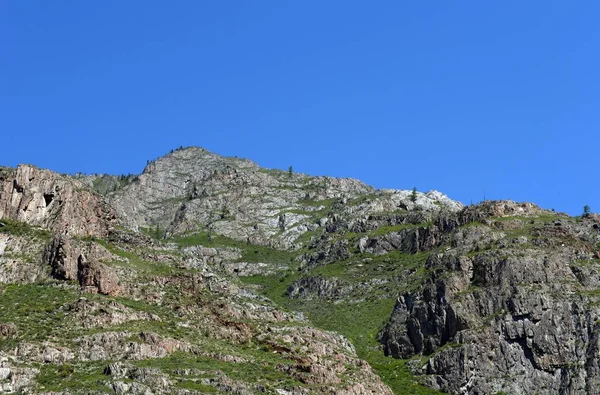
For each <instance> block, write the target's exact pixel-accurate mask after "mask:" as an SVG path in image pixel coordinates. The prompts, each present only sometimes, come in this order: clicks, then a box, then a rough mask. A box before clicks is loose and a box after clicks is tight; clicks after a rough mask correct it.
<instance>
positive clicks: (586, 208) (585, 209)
mask: <svg viewBox="0 0 600 395" xmlns="http://www.w3.org/2000/svg"><path fill="white" fill-rule="evenodd" d="M591 212H592V211H591V209H590V206H588V205H587V204H586V205H585V206H583V215H584V216H587V215H590V213H591Z"/></svg>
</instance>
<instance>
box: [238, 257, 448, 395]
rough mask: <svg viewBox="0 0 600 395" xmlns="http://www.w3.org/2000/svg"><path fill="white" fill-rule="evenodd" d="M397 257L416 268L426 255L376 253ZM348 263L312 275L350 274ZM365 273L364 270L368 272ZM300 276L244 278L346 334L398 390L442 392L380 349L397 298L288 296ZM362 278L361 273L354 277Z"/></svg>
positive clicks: (324, 325)
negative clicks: (380, 335)
mask: <svg viewBox="0 0 600 395" xmlns="http://www.w3.org/2000/svg"><path fill="white" fill-rule="evenodd" d="M394 258H395V259H396V265H400V266H401V265H408V266H410V265H414V266H415V268H416V267H418V266H419V265H422V263H423V262H424V259H425V258H426V255H425V254H422V255H419V256H414V257H411V258H409V257H407V256H404V255H403V256H402V258H404V259H405V261H404V262H403V263H399V262H398V260H397V259H398V258H400V257H399V256H396V257H394V256H390V257H386V258H381V257H377V259H389V262H394ZM347 263H348V262H337V263H335V264H331V265H326V266H323V267H320V268H318V269H317V270H316V271H315V272H311V275H313V274H316V273H317V271H318V270H320V271H321V272H320V275H332V276H336V277H338V276H341V277H345V278H348V274H347V268H344V267H343V265H344V264H347ZM363 267H364V266H363ZM366 273H367V272H365V273H364V274H365V275H367V274H366ZM299 276H300V274H299V273H294V274H291V275H288V276H287V277H275V276H271V277H269V276H254V277H248V278H244V279H242V280H243V281H244V282H245V283H249V284H254V285H257V286H259V287H260V288H261V289H262V292H263V294H265V295H266V296H268V297H269V298H270V299H271V300H273V301H274V302H275V303H277V304H278V305H279V306H281V307H283V308H284V309H287V310H295V311H302V312H304V313H305V314H306V315H307V317H308V318H309V319H310V321H311V322H312V323H313V324H314V325H316V326H317V327H320V328H322V329H325V330H331V331H336V332H338V333H341V334H342V335H344V336H345V337H347V338H348V339H349V340H350V341H351V342H352V344H354V346H355V348H356V351H357V354H358V356H359V357H360V358H362V359H364V360H366V361H367V362H368V363H369V364H370V365H371V366H372V367H373V369H374V370H375V372H376V373H377V374H378V375H379V376H380V377H381V378H382V379H383V381H384V382H385V383H386V384H387V385H389V386H390V388H392V390H393V391H394V393H395V394H417V395H428V394H439V392H438V391H435V390H432V389H430V388H428V387H425V386H423V385H421V384H420V383H419V381H418V379H417V378H415V377H414V376H413V375H412V373H411V372H410V370H409V369H408V367H407V365H406V363H407V360H398V359H393V358H390V357H386V356H385V355H384V354H383V351H382V350H381V345H380V344H379V343H378V341H377V335H378V333H379V332H380V330H381V329H382V328H383V325H385V323H386V322H387V320H388V319H389V317H390V315H391V312H392V309H393V307H394V304H395V298H379V299H378V298H370V299H369V300H366V301H364V302H361V303H348V302H341V303H336V302H335V301H326V300H311V301H308V300H300V299H290V298H289V297H287V296H286V290H287V288H288V287H289V286H290V285H291V284H292V283H293V282H294V281H295V280H296V279H298V278H299ZM359 278H360V276H359V277H356V278H355V279H356V280H358V279H359Z"/></svg>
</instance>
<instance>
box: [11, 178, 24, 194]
mask: <svg viewBox="0 0 600 395" xmlns="http://www.w3.org/2000/svg"><path fill="white" fill-rule="evenodd" d="M13 189H14V190H15V191H17V192H18V193H23V191H24V189H23V187H22V186H20V185H19V184H18V183H17V180H13Z"/></svg>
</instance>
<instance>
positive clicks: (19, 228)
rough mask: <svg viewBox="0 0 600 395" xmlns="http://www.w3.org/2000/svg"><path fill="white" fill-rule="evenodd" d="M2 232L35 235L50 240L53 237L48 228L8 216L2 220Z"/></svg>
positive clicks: (0, 229)
mask: <svg viewBox="0 0 600 395" xmlns="http://www.w3.org/2000/svg"><path fill="white" fill-rule="evenodd" d="M0 233H8V234H10V235H14V236H33V237H37V238H40V239H43V240H50V238H51V237H52V235H51V233H50V232H49V231H47V230H44V229H40V228H36V227H33V226H31V225H29V224H26V223H25V222H20V221H14V220H11V219H8V218H4V219H1V220H0Z"/></svg>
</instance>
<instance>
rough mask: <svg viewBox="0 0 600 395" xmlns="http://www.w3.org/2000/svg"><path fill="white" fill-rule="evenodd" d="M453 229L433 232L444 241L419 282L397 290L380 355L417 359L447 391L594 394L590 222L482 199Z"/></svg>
mask: <svg viewBox="0 0 600 395" xmlns="http://www.w3.org/2000/svg"><path fill="white" fill-rule="evenodd" d="M472 220H477V221H480V222H481V224H480V225H477V224H474V225H473V224H472V223H470V222H469V221H472ZM456 225H457V227H454V228H453V227H452V226H450V227H449V228H448V229H452V230H451V231H449V232H448V233H447V234H446V235H442V239H444V240H447V241H448V242H449V243H450V244H451V246H452V247H448V248H446V249H445V250H444V252H441V253H440V252H437V253H433V254H431V255H430V256H429V259H428V261H427V268H428V271H429V273H430V274H429V275H428V277H427V278H426V281H425V283H424V284H423V288H422V289H420V290H418V291H416V292H411V293H405V294H403V295H401V296H399V298H398V301H397V303H396V306H395V308H394V311H393V313H392V316H391V318H390V321H389V323H388V325H387V326H386V328H385V329H384V330H383V332H382V334H381V342H382V343H383V344H384V346H385V351H386V353H387V354H389V355H393V356H395V357H399V358H408V357H411V356H413V355H415V354H422V355H424V356H427V357H428V362H427V363H426V364H425V365H423V366H415V371H416V372H419V373H421V374H426V375H427V382H428V383H429V385H431V386H433V387H436V388H440V389H442V390H445V391H449V392H451V393H469V394H471V393H472V394H491V393H497V392H505V393H539V394H556V393H564V394H580V393H589V394H592V393H595V392H596V390H597V388H598V378H599V377H600V371H599V370H598V358H599V357H600V354H598V351H597V347H598V346H597V344H598V343H597V339H598V336H599V332H598V330H599V329H600V327H599V326H598V325H597V320H598V314H599V313H600V310H599V309H598V305H597V296H596V289H597V288H598V287H599V286H600V283H599V281H600V277H598V275H597V270H598V266H597V265H598V263H597V260H596V258H595V254H596V253H595V249H596V248H597V245H598V244H597V243H598V241H600V233H599V232H598V231H597V230H596V228H594V225H595V222H594V219H593V218H587V219H586V218H584V219H583V221H576V220H573V219H568V218H565V217H564V216H560V215H556V214H553V213H550V212H544V211H543V210H540V209H539V208H537V207H536V206H533V205H530V204H528V205H517V204H515V203H513V202H487V203H485V204H483V205H480V206H474V207H469V208H467V209H465V210H464V211H463V212H461V213H459V214H458V218H457V223H456ZM461 225H466V227H458V226H461ZM584 273H585V274H584Z"/></svg>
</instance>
